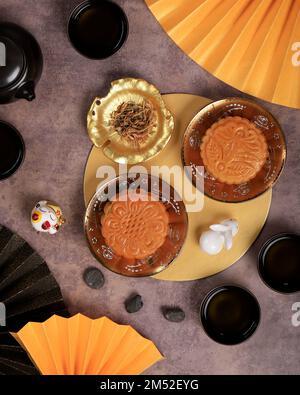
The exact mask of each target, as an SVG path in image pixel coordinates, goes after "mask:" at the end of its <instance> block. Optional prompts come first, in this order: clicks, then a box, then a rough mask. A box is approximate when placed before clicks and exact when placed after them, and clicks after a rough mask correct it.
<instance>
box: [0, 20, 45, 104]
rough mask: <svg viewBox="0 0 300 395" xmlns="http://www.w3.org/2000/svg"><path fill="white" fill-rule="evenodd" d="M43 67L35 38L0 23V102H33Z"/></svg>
mask: <svg viewBox="0 0 300 395" xmlns="http://www.w3.org/2000/svg"><path fill="white" fill-rule="evenodd" d="M42 68H43V55H42V52H41V49H40V46H39V44H38V43H37V41H36V40H35V38H34V37H33V36H32V35H31V34H30V33H29V32H27V31H26V30H25V29H23V28H22V27H20V26H18V25H16V24H14V23H7V22H4V23H0V104H4V103H10V102H13V101H15V100H18V99H26V100H28V101H32V100H33V99H34V98H35V85H36V83H37V82H38V80H39V79H40V76H41V74H42Z"/></svg>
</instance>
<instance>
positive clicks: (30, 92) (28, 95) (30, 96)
mask: <svg viewBox="0 0 300 395" xmlns="http://www.w3.org/2000/svg"><path fill="white" fill-rule="evenodd" d="M16 97H17V98H18V99H26V100H28V101H32V100H34V99H35V92H34V82H33V81H29V82H26V83H25V84H23V85H22V86H21V87H20V88H19V89H18V92H17V94H16Z"/></svg>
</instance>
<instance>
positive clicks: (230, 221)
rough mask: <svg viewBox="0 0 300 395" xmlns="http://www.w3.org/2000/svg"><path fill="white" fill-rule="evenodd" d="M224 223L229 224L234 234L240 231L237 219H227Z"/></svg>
mask: <svg viewBox="0 0 300 395" xmlns="http://www.w3.org/2000/svg"><path fill="white" fill-rule="evenodd" d="M222 225H225V226H229V227H230V229H231V232H232V235H233V236H236V235H237V234H238V231H239V223H238V221H237V220H235V219H226V220H225V221H223V222H222Z"/></svg>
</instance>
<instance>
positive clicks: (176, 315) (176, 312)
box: [163, 307, 185, 322]
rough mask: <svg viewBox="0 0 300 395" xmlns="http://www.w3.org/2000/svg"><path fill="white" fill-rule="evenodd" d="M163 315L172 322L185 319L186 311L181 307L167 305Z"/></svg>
mask: <svg viewBox="0 0 300 395" xmlns="http://www.w3.org/2000/svg"><path fill="white" fill-rule="evenodd" d="M163 315H164V317H165V319H166V320H168V321H171V322H181V321H183V320H184V319H185V313H184V311H183V310H182V309H181V308H180V307H165V308H163Z"/></svg>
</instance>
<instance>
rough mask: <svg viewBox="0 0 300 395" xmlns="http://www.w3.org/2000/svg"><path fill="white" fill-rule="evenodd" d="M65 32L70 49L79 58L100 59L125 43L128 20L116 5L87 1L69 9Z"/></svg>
mask: <svg viewBox="0 0 300 395" xmlns="http://www.w3.org/2000/svg"><path fill="white" fill-rule="evenodd" d="M68 33H69V38H70V41H71V43H72V44H73V46H74V48H75V49H76V50H77V51H78V52H79V53H81V54H82V55H83V56H86V57H88V58H90V59H104V58H107V57H109V56H111V55H113V54H114V53H115V52H117V51H118V50H119V49H120V48H121V47H122V45H123V44H124V43H125V41H126V39H127V35H128V20H127V17H126V15H125V13H124V11H123V10H122V8H121V7H120V6H118V5H117V4H116V3H113V2H111V1H108V0H101V1H95V0H88V1H84V2H83V3H81V4H79V5H78V6H77V7H76V8H75V9H74V10H73V12H72V14H71V16H70V19H69V26H68Z"/></svg>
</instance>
